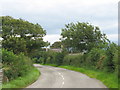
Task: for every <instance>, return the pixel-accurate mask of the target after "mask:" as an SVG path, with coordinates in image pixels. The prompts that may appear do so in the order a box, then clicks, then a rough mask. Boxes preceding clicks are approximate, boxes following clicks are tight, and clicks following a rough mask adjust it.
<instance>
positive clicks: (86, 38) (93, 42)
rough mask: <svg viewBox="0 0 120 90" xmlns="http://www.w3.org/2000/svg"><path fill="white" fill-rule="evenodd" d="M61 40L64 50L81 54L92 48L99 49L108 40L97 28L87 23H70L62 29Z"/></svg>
mask: <svg viewBox="0 0 120 90" xmlns="http://www.w3.org/2000/svg"><path fill="white" fill-rule="evenodd" d="M61 36H62V38H61V40H62V42H63V46H64V48H67V49H68V50H72V51H77V52H83V51H90V50H91V49H92V48H93V47H101V48H102V46H104V45H105V44H107V42H109V40H108V39H107V37H106V35H105V34H102V33H101V31H100V29H99V27H96V26H93V25H91V24H89V23H80V22H77V23H70V24H67V25H65V28H63V29H62V33H61Z"/></svg>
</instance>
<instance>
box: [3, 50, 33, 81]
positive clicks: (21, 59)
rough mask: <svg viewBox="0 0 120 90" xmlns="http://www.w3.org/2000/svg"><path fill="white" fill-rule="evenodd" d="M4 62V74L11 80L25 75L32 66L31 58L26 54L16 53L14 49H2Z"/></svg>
mask: <svg viewBox="0 0 120 90" xmlns="http://www.w3.org/2000/svg"><path fill="white" fill-rule="evenodd" d="M2 63H3V71H4V76H6V77H7V78H8V79H9V80H13V79H15V78H17V77H19V76H22V75H24V74H25V73H26V72H27V71H29V70H30V69H31V66H32V62H31V60H30V59H29V58H28V57H26V56H24V54H22V53H20V54H19V55H16V54H14V53H13V52H12V51H7V50H5V49H3V50H2Z"/></svg>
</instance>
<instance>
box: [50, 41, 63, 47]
mask: <svg viewBox="0 0 120 90" xmlns="http://www.w3.org/2000/svg"><path fill="white" fill-rule="evenodd" d="M61 45H62V42H60V41H57V42H54V43H53V44H52V45H51V46H50V48H61Z"/></svg>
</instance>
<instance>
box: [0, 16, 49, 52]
mask: <svg viewBox="0 0 120 90" xmlns="http://www.w3.org/2000/svg"><path fill="white" fill-rule="evenodd" d="M1 18H2V30H1V32H2V38H3V43H2V45H3V48H6V49H8V50H13V51H14V53H18V52H19V51H21V52H24V51H27V53H30V52H31V51H34V50H35V49H41V47H44V46H46V44H47V42H44V41H43V37H44V36H45V35H46V31H45V30H44V29H43V28H42V27H41V26H40V25H39V24H33V23H30V22H28V21H25V20H22V19H14V18H12V17H10V16H3V17H1ZM16 45H17V46H16ZM15 47H17V48H15ZM15 49H16V50H15Z"/></svg>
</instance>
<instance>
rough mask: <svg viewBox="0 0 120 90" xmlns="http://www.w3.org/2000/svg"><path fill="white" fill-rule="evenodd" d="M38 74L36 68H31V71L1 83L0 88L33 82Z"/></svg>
mask: <svg viewBox="0 0 120 90" xmlns="http://www.w3.org/2000/svg"><path fill="white" fill-rule="evenodd" d="M39 75H40V72H39V70H38V69H37V68H33V69H32V70H31V71H29V72H28V73H27V75H24V76H22V77H19V78H17V79H15V80H12V81H10V82H8V83H6V84H3V85H2V88H11V89H12V88H24V87H26V86H28V85H30V84H32V83H33V82H35V81H36V80H37V79H38V77H39Z"/></svg>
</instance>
